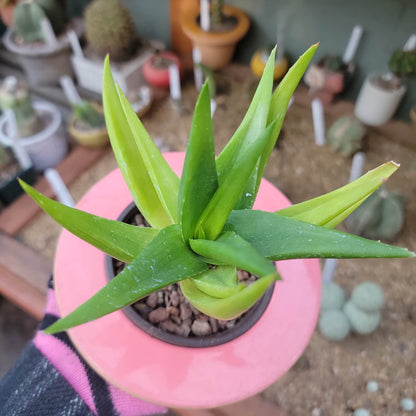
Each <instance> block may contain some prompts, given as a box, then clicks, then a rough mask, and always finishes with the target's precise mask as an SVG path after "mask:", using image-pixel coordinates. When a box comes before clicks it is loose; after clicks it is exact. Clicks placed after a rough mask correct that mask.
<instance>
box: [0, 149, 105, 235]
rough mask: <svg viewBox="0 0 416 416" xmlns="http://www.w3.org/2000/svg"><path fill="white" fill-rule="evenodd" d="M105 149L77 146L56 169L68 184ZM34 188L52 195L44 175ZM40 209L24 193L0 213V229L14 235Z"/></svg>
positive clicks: (50, 196) (48, 195) (49, 195)
mask: <svg viewBox="0 0 416 416" xmlns="http://www.w3.org/2000/svg"><path fill="white" fill-rule="evenodd" d="M107 150H108V147H101V148H95V149H92V148H91V149H89V148H86V147H83V146H77V147H75V149H74V150H72V151H71V152H70V154H69V155H68V156H67V157H66V158H65V159H64V160H63V161H62V162H61V163H60V164H59V165H58V166H57V167H56V170H57V171H58V172H59V174H60V175H61V177H62V179H63V181H64V182H65V184H66V185H70V184H71V183H72V182H74V180H75V179H76V178H77V177H78V176H79V175H80V174H81V173H82V172H84V171H85V170H87V169H88V168H89V167H90V166H91V165H92V164H93V163H94V162H96V161H97V160H98V159H99V158H100V157H101V156H102V155H103V154H104V153H105V152H106V151H107ZM35 188H36V189H37V190H38V191H39V192H41V193H43V194H44V195H46V196H47V197H49V198H52V197H54V193H53V191H52V189H51V187H50V186H49V183H48V181H47V180H46V179H45V178H44V177H42V178H41V179H39V180H38V182H37V184H36V186H35ZM40 211H41V209H40V208H39V206H38V205H37V204H36V203H35V202H34V201H33V200H32V198H30V197H29V196H28V195H25V194H24V195H22V196H21V197H19V198H18V199H17V200H16V201H15V202H14V203H13V204H11V205H9V206H8V207H7V208H5V209H4V210H3V211H2V212H1V213H0V230H1V231H3V232H5V233H7V234H9V235H16V234H17V233H18V232H19V231H20V230H21V229H22V228H23V227H24V226H25V225H26V224H28V223H29V222H30V221H31V220H32V219H33V218H34V217H35V216H36V215H37V214H38V213H39V212H40Z"/></svg>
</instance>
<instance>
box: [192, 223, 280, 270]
mask: <svg viewBox="0 0 416 416" xmlns="http://www.w3.org/2000/svg"><path fill="white" fill-rule="evenodd" d="M189 243H190V246H191V248H192V250H194V251H195V253H197V254H199V255H200V256H203V257H204V259H205V260H206V261H207V263H211V264H219V265H232V266H235V267H237V268H239V269H242V270H246V271H248V272H250V273H252V274H255V275H257V276H265V275H268V274H272V273H274V272H275V271H276V268H275V267H274V265H273V264H272V263H270V261H268V260H266V259H265V258H264V257H263V256H262V255H261V254H260V253H259V252H258V251H257V250H256V249H255V248H254V247H252V246H251V245H250V244H249V243H248V242H247V241H245V240H244V239H243V238H242V237H241V236H239V235H238V234H236V233H234V232H230V231H229V232H225V233H223V234H221V235H220V237H218V239H217V240H216V241H211V240H190V241H189Z"/></svg>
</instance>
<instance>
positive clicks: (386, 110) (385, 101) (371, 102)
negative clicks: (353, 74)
mask: <svg viewBox="0 0 416 416" xmlns="http://www.w3.org/2000/svg"><path fill="white" fill-rule="evenodd" d="M381 78H382V77H381V75H379V74H370V75H369V76H368V77H367V78H366V80H365V81H364V84H363V86H362V87H361V90H360V93H359V94H358V98H357V101H356V103H355V110H354V113H355V115H356V117H357V118H358V119H359V120H360V121H362V122H363V123H365V124H368V125H370V126H380V125H382V124H384V123H386V122H387V121H389V120H390V119H391V118H392V117H393V115H394V113H395V112H396V110H397V107H398V106H399V104H400V101H401V99H402V98H403V95H404V94H405V93H406V87H405V86H404V85H403V84H402V85H401V86H400V87H399V88H396V89H389V88H387V87H383V86H382V85H380V84H379V83H378V80H380V79H381Z"/></svg>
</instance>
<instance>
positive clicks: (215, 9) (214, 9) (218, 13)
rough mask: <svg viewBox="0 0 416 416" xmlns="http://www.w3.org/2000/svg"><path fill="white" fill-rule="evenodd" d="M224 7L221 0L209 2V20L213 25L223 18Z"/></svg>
mask: <svg viewBox="0 0 416 416" xmlns="http://www.w3.org/2000/svg"><path fill="white" fill-rule="evenodd" d="M223 7H224V1H223V0H212V2H211V22H212V24H214V25H219V24H220V23H221V22H222V19H223V12H222V9H223Z"/></svg>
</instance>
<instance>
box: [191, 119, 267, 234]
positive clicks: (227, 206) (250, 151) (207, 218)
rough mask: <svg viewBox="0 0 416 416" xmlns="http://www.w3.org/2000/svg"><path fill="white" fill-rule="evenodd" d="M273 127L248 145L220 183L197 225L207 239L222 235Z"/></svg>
mask: <svg viewBox="0 0 416 416" xmlns="http://www.w3.org/2000/svg"><path fill="white" fill-rule="evenodd" d="M273 127H274V123H272V124H271V125H270V126H269V127H268V128H267V129H266V130H264V131H263V133H262V135H261V136H260V137H259V138H258V139H257V140H256V141H254V142H251V143H250V144H248V145H247V146H246V150H245V151H244V152H240V153H239V154H238V155H237V157H236V158H235V159H234V161H233V165H232V166H231V168H230V170H229V171H228V174H227V176H226V178H224V179H223V182H222V183H220V185H219V187H218V189H217V191H216V192H215V194H214V196H213V197H212V198H211V200H210V201H209V203H208V204H207V206H206V208H205V210H204V212H203V213H202V215H201V217H200V219H199V221H198V224H197V229H198V230H199V229H201V230H203V235H205V238H206V239H208V240H215V239H216V238H217V237H218V235H219V234H220V233H221V230H222V228H223V226H224V224H225V222H226V221H227V217H228V215H229V214H230V212H231V211H232V209H233V207H234V206H235V204H236V202H237V201H238V199H239V197H240V195H241V192H242V191H243V190H244V188H245V185H246V183H247V180H248V179H249V177H250V175H251V172H252V171H253V169H254V167H255V166H256V163H257V161H258V158H259V157H260V155H261V153H262V151H263V148H264V146H265V145H266V143H267V142H268V140H269V137H270V133H271V132H272V131H273Z"/></svg>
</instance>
